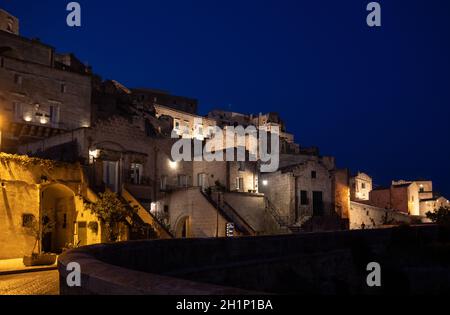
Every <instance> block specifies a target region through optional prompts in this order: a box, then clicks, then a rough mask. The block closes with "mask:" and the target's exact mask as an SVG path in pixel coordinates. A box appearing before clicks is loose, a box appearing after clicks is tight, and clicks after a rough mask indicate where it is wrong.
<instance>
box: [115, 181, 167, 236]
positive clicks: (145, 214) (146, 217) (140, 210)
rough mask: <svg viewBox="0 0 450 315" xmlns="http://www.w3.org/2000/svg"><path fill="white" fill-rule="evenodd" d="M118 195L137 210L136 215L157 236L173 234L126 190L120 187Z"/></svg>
mask: <svg viewBox="0 0 450 315" xmlns="http://www.w3.org/2000/svg"><path fill="white" fill-rule="evenodd" d="M120 196H121V197H122V198H123V199H124V200H125V201H126V202H127V203H128V204H129V205H130V206H131V207H133V208H135V209H136V210H137V215H138V217H139V218H140V219H141V220H142V222H143V223H145V224H148V225H150V226H151V227H152V228H153V229H154V230H155V232H156V233H157V234H158V238H162V239H170V238H173V237H174V236H173V235H172V233H171V232H170V231H169V230H168V229H167V228H166V227H165V226H164V225H163V224H162V223H161V222H159V220H158V219H157V218H156V217H155V216H154V215H153V214H152V213H151V212H150V211H148V210H147V209H146V208H145V207H144V206H143V205H142V204H141V203H140V202H139V201H138V200H137V199H136V198H135V197H134V196H133V195H132V194H131V193H130V192H129V191H128V190H126V189H125V188H122V192H121V194H120Z"/></svg>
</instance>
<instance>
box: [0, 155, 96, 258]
mask: <svg viewBox="0 0 450 315" xmlns="http://www.w3.org/2000/svg"><path fill="white" fill-rule="evenodd" d="M0 178H1V190H2V198H1V199H0V259H9V258H18V257H23V256H24V255H30V254H31V253H32V252H33V249H37V248H36V247H35V246H36V237H35V236H34V234H35V233H36V230H35V228H34V227H33V222H36V221H37V222H38V221H39V220H40V219H41V220H44V218H45V219H47V220H49V221H50V222H51V223H52V227H51V230H47V231H45V233H44V234H43V235H42V242H41V246H42V250H43V251H44V252H54V253H58V252H60V251H61V250H62V249H63V248H64V247H67V246H69V244H77V245H81V246H82V245H89V244H96V243H99V242H102V241H104V240H105V237H104V231H103V229H102V226H101V224H100V221H99V220H98V219H97V217H96V216H94V215H92V214H91V212H90V211H89V210H87V209H86V208H85V205H84V203H85V201H91V202H94V201H95V198H96V196H95V194H94V193H92V191H91V190H90V189H89V187H88V185H87V182H86V181H85V179H84V175H83V172H82V169H81V167H80V166H79V165H76V164H64V163H57V162H52V161H44V160H40V159H32V158H28V157H25V156H16V155H8V154H4V153H1V154H0ZM95 227H97V228H95Z"/></svg>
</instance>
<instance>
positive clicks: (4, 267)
mask: <svg viewBox="0 0 450 315" xmlns="http://www.w3.org/2000/svg"><path fill="white" fill-rule="evenodd" d="M54 269H56V264H54V265H52V266H36V267H26V266H25V265H24V264H23V262H22V258H19V259H5V260H0V275H8V274H16V273H27V272H37V271H47V270H54Z"/></svg>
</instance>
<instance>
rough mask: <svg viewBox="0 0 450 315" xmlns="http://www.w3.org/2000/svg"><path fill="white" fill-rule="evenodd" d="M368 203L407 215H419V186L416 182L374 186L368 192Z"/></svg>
mask: <svg viewBox="0 0 450 315" xmlns="http://www.w3.org/2000/svg"><path fill="white" fill-rule="evenodd" d="M370 204H371V205H373V206H376V207H379V208H385V209H392V210H396V211H400V212H403V213H406V214H409V215H413V216H419V215H420V198H419V186H418V185H417V184H416V183H406V184H399V185H392V186H391V187H380V188H375V189H374V190H372V191H371V192H370Z"/></svg>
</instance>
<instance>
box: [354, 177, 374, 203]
mask: <svg viewBox="0 0 450 315" xmlns="http://www.w3.org/2000/svg"><path fill="white" fill-rule="evenodd" d="M372 187H373V184H372V177H370V176H369V175H367V174H365V173H361V172H358V174H357V175H355V176H352V178H351V179H350V188H351V199H352V200H355V201H358V200H360V201H361V200H362V201H367V200H369V197H370V192H371V191H372Z"/></svg>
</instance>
